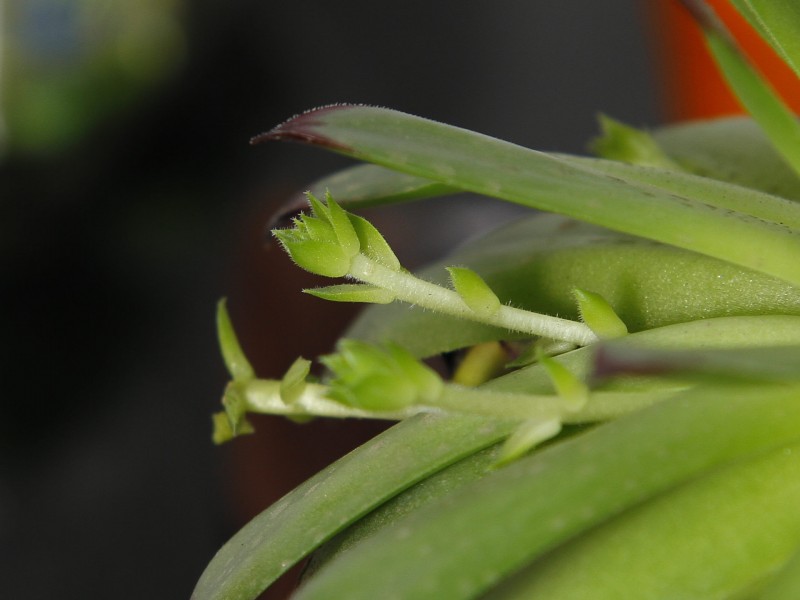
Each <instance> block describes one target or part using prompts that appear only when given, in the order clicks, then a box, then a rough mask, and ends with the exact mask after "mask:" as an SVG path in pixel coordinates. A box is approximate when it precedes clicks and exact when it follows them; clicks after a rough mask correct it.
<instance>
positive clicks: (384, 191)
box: [293, 165, 458, 210]
mask: <svg viewBox="0 0 800 600" xmlns="http://www.w3.org/2000/svg"><path fill="white" fill-rule="evenodd" d="M327 191H329V192H330V194H331V195H332V196H333V197H334V198H336V202H338V203H339V204H340V205H341V206H342V207H343V208H346V209H347V210H356V209H359V208H367V207H371V206H382V205H385V204H397V203H401V202H411V201H413V200H422V199H426V198H435V197H437V196H444V195H447V194H452V193H454V192H457V191H458V190H457V189H454V188H452V187H450V186H447V185H444V184H441V183H437V182H435V181H431V180H430V179H424V178H421V177H414V176H413V175H407V174H405V173H398V172H397V171H392V170H389V169H385V168H384V167H379V166H377V165H355V166H353V167H349V168H347V169H343V170H342V171H339V172H337V173H334V174H332V175H329V176H327V177H325V178H323V179H320V180H319V181H315V182H314V183H312V184H311V189H310V193H311V194H313V195H317V196H322V195H324V194H325V193H326V192H327ZM304 205H305V201H304V199H302V198H298V199H297V200H296V201H295V202H293V206H296V207H297V209H300V208H302V206H304Z"/></svg>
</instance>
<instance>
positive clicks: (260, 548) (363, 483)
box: [192, 415, 513, 600]
mask: <svg viewBox="0 0 800 600" xmlns="http://www.w3.org/2000/svg"><path fill="white" fill-rule="evenodd" d="M512 427H513V424H511V423H498V422H493V421H487V420H486V419H484V418H477V417H466V416H465V417H447V418H445V417H439V416H436V415H423V416H418V417H413V418H410V419H408V420H406V421H403V422H402V423H400V424H398V425H396V426H394V427H392V428H391V429H389V430H388V431H386V432H384V433H382V434H380V435H379V436H377V437H376V438H374V439H373V440H371V441H369V442H367V443H366V444H364V445H363V446H361V447H360V448H358V449H357V450H355V451H353V452H351V453H350V454H348V455H347V456H345V457H344V458H341V459H339V460H338V461H336V462H335V463H334V464H333V465H331V466H330V467H328V468H327V469H324V470H323V471H321V472H320V473H318V474H317V475H315V476H314V477H312V478H311V479H309V480H308V481H306V482H305V483H304V484H302V485H300V486H299V487H298V488H297V489H295V490H294V491H292V492H290V493H289V494H287V495H286V496H284V497H283V498H282V499H281V500H279V501H278V502H277V503H275V504H274V505H272V506H271V507H269V508H268V509H267V510H265V511H264V512H262V513H261V514H260V515H259V516H257V517H256V518H255V519H253V520H252V521H251V522H250V523H248V524H247V525H246V526H245V527H244V528H243V529H241V530H240V531H239V532H238V533H237V534H236V535H235V536H233V538H231V540H230V541H229V542H228V543H227V544H225V545H224V546H223V547H222V548H221V549H220V551H219V552H217V554H216V556H215V557H214V558H213V559H212V561H211V563H210V564H209V565H208V567H207V568H206V570H205V571H204V572H203V575H202V576H201V578H200V580H199V582H198V583H197V586H196V587H195V590H194V592H193V594H192V600H244V599H250V598H255V597H256V596H257V595H258V594H260V593H261V592H262V591H263V590H264V589H265V588H266V587H267V586H268V585H269V584H270V583H271V582H273V581H274V580H275V579H277V578H278V577H279V576H280V575H281V574H282V573H284V572H285V571H287V570H288V569H289V568H290V567H291V566H292V565H294V564H295V563H297V562H298V561H299V560H301V559H302V558H303V557H304V556H306V555H307V554H308V553H309V552H311V551H312V550H313V549H314V548H316V547H317V546H319V545H320V544H321V543H322V542H324V541H325V540H327V539H328V538H330V537H331V536H332V535H334V534H335V533H337V532H338V531H341V530H342V529H343V528H345V527H347V525H348V524H350V523H352V522H353V521H355V520H356V519H358V518H359V517H361V516H362V515H364V514H365V513H366V512H368V511H369V510H370V509H372V508H374V507H375V506H377V505H379V504H380V503H382V502H384V501H385V500H387V499H388V498H391V497H393V496H394V495H396V494H398V493H399V492H400V491H402V490H404V489H405V488H407V487H409V486H411V485H413V484H414V483H416V482H417V481H419V480H421V479H424V478H425V477H427V476H428V475H430V474H432V473H435V472H437V471H439V470H440V469H442V468H444V467H446V466H447V465H449V464H452V463H454V462H456V461H458V460H459V459H461V458H463V457H465V456H468V455H471V454H473V453H474V452H476V451H478V450H480V449H482V448H485V447H488V446H490V445H492V444H494V443H495V442H497V441H498V440H499V439H501V438H502V437H504V436H505V435H507V434H508V432H509V431H510V430H511V428H512ZM387 465H391V468H387Z"/></svg>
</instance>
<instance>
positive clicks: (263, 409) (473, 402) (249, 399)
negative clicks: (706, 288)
mask: <svg viewBox="0 0 800 600" xmlns="http://www.w3.org/2000/svg"><path fill="white" fill-rule="evenodd" d="M233 385H235V386H236V387H237V390H238V391H239V392H240V393H241V394H242V396H243V397H244V399H245V402H246V410H247V412H252V413H261V414H270V415H283V416H289V417H333V418H362V419H386V420H389V421H400V420H402V419H405V418H408V417H410V416H413V415H415V414H418V413H425V412H446V413H462V414H473V415H483V416H487V417H491V418H493V419H500V420H519V421H527V420H530V419H534V418H537V419H538V418H543V419H551V418H557V419H560V420H561V421H563V422H564V423H590V422H595V421H604V420H608V419H613V418H615V417H619V416H621V415H624V414H627V413H630V412H634V411H636V410H639V409H641V408H645V407H647V406H649V405H651V404H655V403H656V402H660V401H661V400H665V399H666V398H668V397H669V396H672V395H674V394H675V393H677V392H679V391H682V390H684V389H685V388H684V387H677V386H676V387H670V388H665V389H662V390H658V391H647V392H594V393H592V394H591V396H590V398H589V402H588V403H587V404H586V405H585V406H584V407H583V408H582V409H581V410H580V411H571V410H570V408H569V404H568V403H567V402H565V401H564V400H563V399H562V398H560V397H559V396H555V395H534V394H518V393H510V392H495V391H492V390H489V389H486V388H470V387H465V386H461V385H457V384H452V383H451V384H447V385H445V386H444V388H443V391H442V394H441V396H440V397H439V398H437V399H436V400H435V401H434V402H430V403H429V404H427V405H415V406H411V407H409V408H407V409H404V410H395V411H379V410H363V409H359V408H353V407H350V406H346V405H344V404H341V403H339V402H336V401H334V400H330V399H329V398H326V397H325V394H326V392H327V391H328V387H327V386H325V385H321V384H315V383H308V384H306V386H305V389H304V390H303V392H302V394H301V395H300V396H299V397H298V399H297V400H295V401H294V402H292V403H291V404H286V403H285V402H284V401H283V400H281V396H280V381H277V380H268V379H253V380H251V381H248V382H246V383H240V384H233Z"/></svg>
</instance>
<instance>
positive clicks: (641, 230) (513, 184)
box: [256, 106, 800, 285]
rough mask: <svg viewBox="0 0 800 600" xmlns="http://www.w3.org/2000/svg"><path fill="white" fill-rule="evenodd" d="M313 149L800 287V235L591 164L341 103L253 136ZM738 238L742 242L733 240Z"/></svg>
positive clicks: (467, 132)
mask: <svg viewBox="0 0 800 600" xmlns="http://www.w3.org/2000/svg"><path fill="white" fill-rule="evenodd" d="M268 139H277V140H279V139H290V140H296V141H303V142H306V143H313V144H316V145H319V146H323V147H326V148H328V149H330V150H333V151H336V152H340V153H343V154H347V155H350V156H353V157H355V158H358V159H361V160H365V161H369V162H374V163H376V164H381V165H383V166H388V167H391V168H392V169H395V170H398V171H401V172H404V173H409V174H412V175H417V176H421V177H425V178H428V179H431V180H434V181H439V182H441V183H445V184H447V185H452V186H456V187H459V188H462V189H464V190H468V191H472V192H477V193H480V194H484V195H487V196H492V197H497V198H501V199H504V200H508V201H511V202H516V203H519V204H524V205H527V206H531V207H532V208H538V209H541V210H546V211H552V212H559V213H563V214H567V215H569V216H572V217H575V218H577V219H581V220H584V221H587V222H590V223H594V224H597V225H602V226H604V227H609V228H611V229H615V230H618V231H623V232H627V233H632V234H635V235H638V236H642V237H646V238H649V239H652V240H656V241H660V242H664V243H667V244H671V245H674V246H677V247H681V248H686V249H689V250H693V251H696V252H699V253H701V254H706V255H708V256H713V257H717V258H721V259H723V260H727V261H730V262H733V263H735V264H738V265H741V266H745V267H749V268H752V269H754V270H758V271H760V272H763V273H767V274H771V275H774V276H776V277H779V278H781V279H784V280H786V281H789V282H792V283H794V284H796V285H800V261H797V260H793V258H792V257H795V256H800V233H798V232H797V231H795V230H793V229H790V228H788V227H785V226H783V225H779V224H776V223H770V222H765V221H763V220H760V219H754V218H752V217H749V216H747V215H744V214H741V213H738V212H735V211H720V210H717V209H716V208H714V207H712V206H709V205H708V204H706V203H705V202H704V201H703V200H702V198H698V197H695V196H694V195H690V194H684V195H682V196H678V197H676V195H675V194H673V193H670V192H665V191H663V190H660V189H658V188H657V187H655V186H651V185H646V184H642V183H639V182H627V181H625V180H624V179H622V178H620V177H619V176H614V177H611V176H608V175H606V174H604V173H602V172H600V171H598V170H595V169H593V168H590V167H588V166H584V165H576V164H572V163H570V162H569V161H566V160H563V159H562V158H559V157H555V156H551V155H548V154H545V153H542V152H536V151H534V150H529V149H526V148H522V147H520V146H516V145H514V144H511V143H508V142H504V141H501V140H497V139H494V138H490V137H487V136H484V135H481V134H478V133H474V132H471V131H467V130H464V129H460V128H457V127H452V126H449V125H443V124H441V123H436V122H434V121H430V120H427V119H422V118H419V117H414V116H411V115H406V114H403V113H400V112H397V111H392V110H388V109H380V108H371V107H364V106H336V107H327V108H323V109H318V110H315V111H311V112H308V113H305V114H303V115H301V116H299V117H296V118H294V119H292V120H290V121H288V122H286V123H284V124H282V125H279V126H278V127H276V128H275V129H273V130H272V131H270V132H268V133H266V134H264V135H262V136H259V137H258V138H256V140H268ZM732 239H735V240H736V242H737V243H736V244H731V243H730V242H731V240H732Z"/></svg>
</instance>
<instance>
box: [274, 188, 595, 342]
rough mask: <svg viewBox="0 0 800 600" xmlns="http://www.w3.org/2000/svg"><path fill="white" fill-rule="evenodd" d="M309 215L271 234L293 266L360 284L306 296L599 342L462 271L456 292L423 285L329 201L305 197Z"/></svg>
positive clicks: (366, 227)
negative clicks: (402, 306) (403, 306)
mask: <svg viewBox="0 0 800 600" xmlns="http://www.w3.org/2000/svg"><path fill="white" fill-rule="evenodd" d="M308 200H309V204H310V206H311V214H310V215H306V214H303V215H301V216H300V217H298V218H296V219H295V220H294V224H295V227H294V228H291V229H279V230H275V231H274V232H273V234H274V235H275V237H276V238H277V239H278V241H279V242H280V243H281V245H282V246H283V247H284V249H285V250H286V251H287V252H288V254H289V255H290V256H291V257H292V259H293V260H294V261H295V262H296V263H297V265H298V266H300V267H302V268H303V269H306V270H307V271H310V272H312V273H315V274H317V275H323V276H327V277H347V278H351V279H355V280H356V281H358V282H360V285H337V286H330V287H326V288H321V289H316V290H306V291H307V292H309V293H311V294H313V295H316V296H318V297H320V298H324V299H327V300H334V301H347V302H352V301H360V302H376V303H386V302H390V301H392V300H400V301H402V302H407V303H409V304H412V305H414V306H420V307H422V308H427V309H429V310H433V311H435V312H438V313H442V314H446V315H450V316H454V317H457V318H461V319H467V320H471V321H478V322H481V323H485V324H487V325H493V326H495V327H502V328H504V329H508V330H511V331H518V332H522V333H528V334H530V335H532V336H538V337H546V338H551V339H554V340H560V341H564V342H569V343H573V344H576V345H578V346H586V345H588V344H591V343H593V342H595V341H597V340H598V335H597V334H596V333H595V332H594V331H593V330H592V328H591V327H590V326H588V325H586V324H584V323H579V322H576V321H570V320H568V319H561V318H558V317H552V316H549V315H543V314H540V313H535V312H531V311H528V310H523V309H519V308H515V307H513V306H508V305H505V304H502V303H501V302H500V300H499V299H498V298H497V296H495V295H494V292H492V291H491V290H490V289H489V286H488V285H487V284H486V283H485V282H484V281H483V280H482V279H481V278H480V276H479V275H478V274H477V273H475V272H474V271H471V270H470V269H466V268H463V267H451V268H450V269H449V271H450V276H451V281H452V283H453V286H454V288H455V289H449V288H446V287H443V286H440V285H437V284H435V283H431V282H429V281H425V280H423V279H420V278H419V277H416V276H415V275H413V274H411V273H410V272H408V271H406V270H405V269H403V268H402V267H401V266H400V263H399V261H398V260H397V257H396V256H395V255H394V253H393V252H392V250H391V248H390V247H389V245H388V244H387V243H386V240H385V239H384V238H383V236H381V234H380V233H379V232H378V231H377V230H376V229H375V228H374V227H373V226H372V225H371V224H370V223H369V222H368V221H366V220H364V219H362V218H361V217H357V216H355V215H351V214H349V213H347V212H346V211H345V210H344V209H342V208H341V207H340V206H339V205H338V204H336V202H335V201H334V200H333V198H331V196H330V195H328V196H327V203H326V204H323V203H322V202H320V201H319V200H317V199H316V198H314V197H313V196H312V195H310V194H309V195H308Z"/></svg>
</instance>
